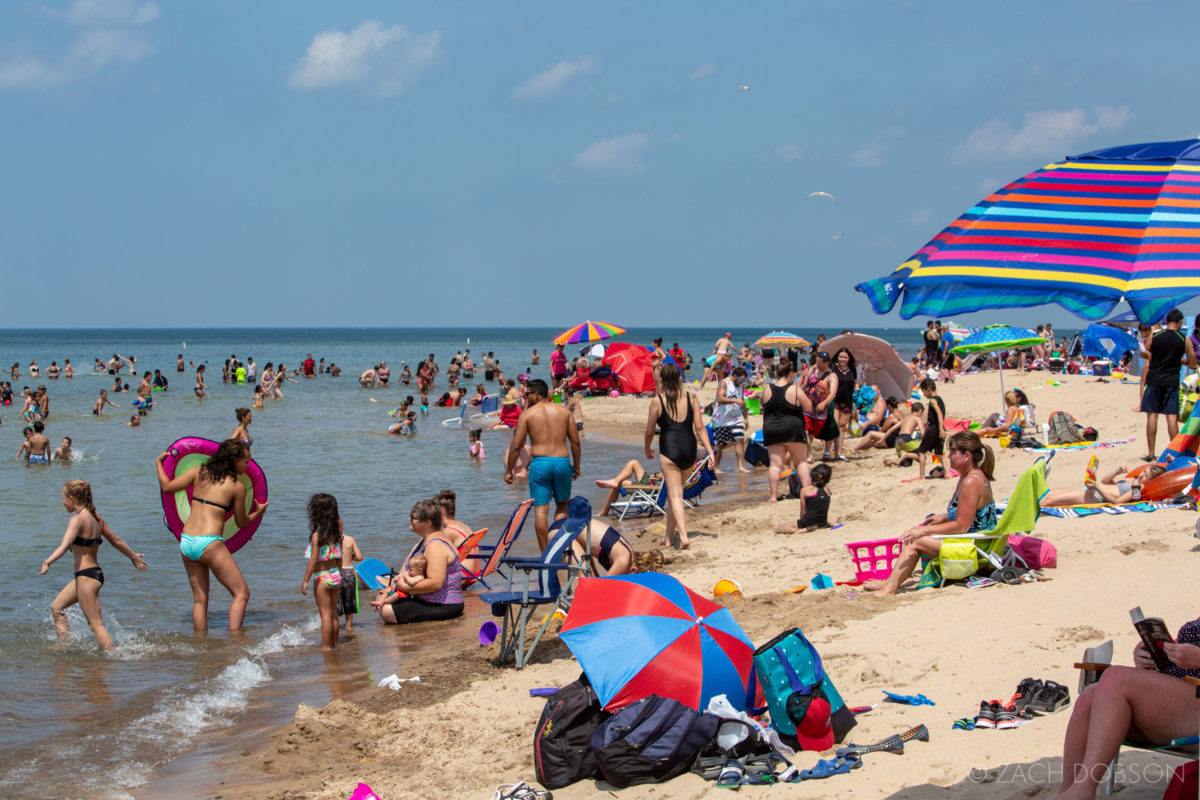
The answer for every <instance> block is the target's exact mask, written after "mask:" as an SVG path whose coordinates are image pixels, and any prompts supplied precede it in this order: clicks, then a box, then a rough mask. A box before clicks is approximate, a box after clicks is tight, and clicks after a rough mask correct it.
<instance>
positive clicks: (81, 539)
mask: <svg viewBox="0 0 1200 800" xmlns="http://www.w3.org/2000/svg"><path fill="white" fill-rule="evenodd" d="M62 503H63V507H64V508H66V509H67V511H69V512H71V514H72V515H73V516H72V517H71V521H70V522H69V523H68V524H67V532H66V533H65V534H63V539H62V542H60V543H59V545H58V547H57V548H55V550H54V552H53V553H51V554H50V557H49V558H47V559H46V560H45V561H43V562H42V568H41V570H39V571H38V575H45V574H46V572H47V571H49V569H50V565H51V564H53V563H54V562H55V561H57V560H58V559H59V558H61V557H62V556H63V555H64V554H65V553H66V552H67V550H71V551H72V553H73V554H74V559H75V577H74V578H73V579H72V580H71V582H70V583H68V584H67V585H66V586H64V587H63V589H62V591H61V592H59V593H58V597H56V598H54V602H52V603H51V604H50V613H51V614H52V615H53V616H54V627H55V629H56V630H57V631H58V640H59V641H60V642H61V641H67V640H69V639H70V635H71V633H70V628H69V627H68V622H67V615H66V610H67V609H68V608H70V607H71V606H73V605H75V604H76V603H78V604H79V607H80V608H81V609H82V610H83V616H84V617H85V618H86V619H87V621H88V625H90V626H91V628H92V635H93V636H95V637H96V644H98V645H100V649H101V650H112V649H113V641H112V637H111V636H109V635H108V630H107V629H105V627H104V621H103V619H102V618H101V616H100V587H101V586H103V585H104V570H102V569H100V564H99V563H97V561H96V553H97V552H98V550H99V548H100V543H101V542H102V541H103V540H104V539H108V541H109V543H110V544H111V545H112V546H113V547H115V548H116V549H117V552H119V553H121V554H122V555H124V556H126V557H127V558H128V559H129V560H130V561H131V562H133V565H134V566H135V567H137V568H138V569H139V570H142V571H143V572H144V571H145V570H147V569H149V567H147V566H146V562H145V561H143V560H142V555H141V553H135V552H133V548H131V547H130V546H129V545H127V544H125V541H124V540H123V539H122V538H121V537H120V536H117V535H116V534H115V533H113V530H112V528H110V527H108V523H107V522H105V521H104V518H103V517H101V516H100V515H99V514H97V513H96V506H95V505H93V504H92V487H91V485H89V484H88V482H87V481H80V480H74V481H67V482H66V483H65V484H63V490H62ZM102 537H103V538H102Z"/></svg>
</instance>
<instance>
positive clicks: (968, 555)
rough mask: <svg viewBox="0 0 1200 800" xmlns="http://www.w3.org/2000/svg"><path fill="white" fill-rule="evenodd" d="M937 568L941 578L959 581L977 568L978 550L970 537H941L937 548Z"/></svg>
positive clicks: (969, 575) (972, 573)
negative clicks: (940, 544)
mask: <svg viewBox="0 0 1200 800" xmlns="http://www.w3.org/2000/svg"><path fill="white" fill-rule="evenodd" d="M938 568H939V572H941V575H942V578H943V579H945V580H948V581H961V580H964V579H966V578H969V577H971V576H972V575H974V574H975V573H976V572H977V571H978V570H979V552H978V551H977V550H976V549H975V542H974V541H972V540H970V539H943V540H942V546H941V547H940V548H939V549H938Z"/></svg>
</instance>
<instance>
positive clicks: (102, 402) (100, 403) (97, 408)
mask: <svg viewBox="0 0 1200 800" xmlns="http://www.w3.org/2000/svg"><path fill="white" fill-rule="evenodd" d="M105 406H112V407H113V408H120V406H119V405H117V404H116V403H114V402H113V401H112V400H109V399H108V390H107V389H101V390H100V398H99V399H98V400H96V405H94V406H92V413H93V414H95V415H96V416H97V417H99V416H103V414H104V407H105Z"/></svg>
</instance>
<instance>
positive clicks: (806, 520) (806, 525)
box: [775, 464, 833, 533]
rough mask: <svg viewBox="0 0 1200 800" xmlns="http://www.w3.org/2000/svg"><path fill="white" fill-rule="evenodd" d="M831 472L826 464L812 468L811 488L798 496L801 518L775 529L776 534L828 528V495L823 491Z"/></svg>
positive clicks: (831, 475) (831, 474) (807, 531)
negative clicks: (800, 504)
mask: <svg viewBox="0 0 1200 800" xmlns="http://www.w3.org/2000/svg"><path fill="white" fill-rule="evenodd" d="M832 477H833V470H832V469H831V468H830V466H829V465H828V464H817V465H816V466H815V467H813V468H812V486H809V487H808V488H807V489H804V490H803V491H802V492H801V494H800V501H801V503H802V506H801V511H800V513H801V517H800V519H798V520H796V523H795V524H794V525H793V524H792V523H790V522H789V523H785V524H783V525H780V526H779V527H778V528H776V529H775V532H776V533H809V532H811V531H815V530H816V529H817V528H828V527H829V500H830V497H831V495H830V493H829V492H827V491H826V490H825V487H826V486H827V485H828V484H829V479H830V478H832Z"/></svg>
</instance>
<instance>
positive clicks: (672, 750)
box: [539, 694, 721, 788]
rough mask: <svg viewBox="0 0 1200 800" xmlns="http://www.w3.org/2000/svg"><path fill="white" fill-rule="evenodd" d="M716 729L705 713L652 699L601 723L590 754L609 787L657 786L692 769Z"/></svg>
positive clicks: (714, 719) (663, 699)
mask: <svg viewBox="0 0 1200 800" xmlns="http://www.w3.org/2000/svg"><path fill="white" fill-rule="evenodd" d="M720 724H721V720H720V719H719V718H717V717H715V716H713V715H712V714H709V713H708V712H704V713H700V712H697V711H695V710H693V709H691V708H688V707H687V706H685V705H684V704H683V703H681V702H679V701H678V700H675V699H672V698H670V697H659V696H658V695H656V694H652V695H650V696H649V697H643V698H642V699H641V700H636V701H634V702H632V703H630V704H629V705H627V706H625V707H624V708H622V709H621V710H620V711H618V712H617V713H616V714H613V715H612V716H611V717H609V718H608V719H606V720H605V721H604V722H602V723H601V724H600V727H598V728H596V731H595V733H593V734H592V751H593V752H594V753H595V755H596V765H597V766H598V767H599V768H600V774H601V775H603V776H604V779H605V780H606V781H608V782H609V783H611V784H612V785H613V786H617V787H619V788H624V787H626V786H637V785H638V784H642V783H660V782H662V781H666V780H670V779H671V778H674V777H675V776H676V775H682V774H683V773H684V772H687V771H688V770H689V769H691V766H692V762H693V761H695V760H696V756H697V754H699V752H700V751H701V750H702V749H703V748H704V746H705V745H707V744H708V743H709V742H711V741H712V740H713V739H714V738H715V737H716V735H717V728H718V727H719V726H720ZM539 780H540V778H539Z"/></svg>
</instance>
